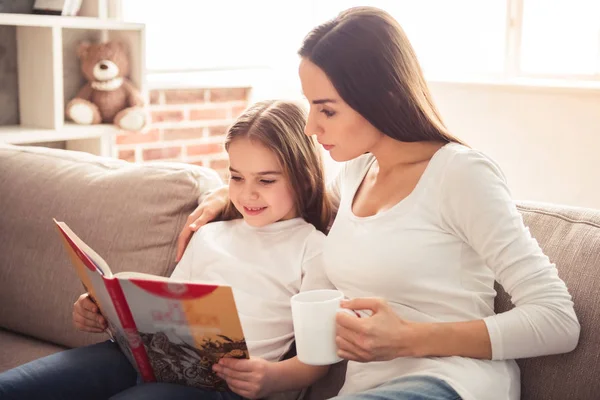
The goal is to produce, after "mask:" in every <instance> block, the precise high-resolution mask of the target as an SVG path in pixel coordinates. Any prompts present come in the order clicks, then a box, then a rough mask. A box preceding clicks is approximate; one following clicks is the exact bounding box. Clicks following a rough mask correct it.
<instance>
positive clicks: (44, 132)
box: [0, 0, 147, 156]
mask: <svg viewBox="0 0 600 400" xmlns="http://www.w3.org/2000/svg"><path fill="white" fill-rule="evenodd" d="M83 3H84V6H83V7H82V10H81V12H80V15H81V14H83V15H82V16H77V17H62V16H51V15H33V14H3V13H0V25H5V26H6V25H7V26H15V27H16V28H15V29H16V41H17V43H16V48H17V73H18V85H19V90H18V102H19V121H20V124H19V125H11V126H0V142H4V143H12V144H33V143H46V142H65V143H66V148H67V149H70V150H79V151H87V152H90V153H93V154H98V155H103V156H113V155H114V154H113V148H114V145H113V144H114V137H115V134H116V133H117V131H118V129H117V128H116V127H115V126H114V125H112V124H100V125H76V124H73V123H68V122H66V121H65V112H64V109H65V105H66V104H67V103H68V102H69V101H70V100H71V99H72V98H73V97H74V96H75V95H76V93H77V91H78V90H79V88H80V87H81V86H83V84H84V83H85V80H84V78H83V77H82V74H81V71H80V69H79V60H78V58H77V55H76V48H77V45H78V44H79V43H80V42H81V41H82V40H90V41H93V42H94V41H96V42H97V41H106V40H120V41H122V42H123V43H125V44H126V45H127V47H128V49H129V60H130V75H129V78H130V79H131V81H132V82H133V84H134V85H135V86H136V87H138V88H139V89H140V90H141V92H142V94H143V95H144V97H146V98H147V91H146V84H145V63H144V59H145V53H144V52H145V35H144V25H143V24H133V23H125V22H121V21H119V20H116V19H111V18H108V14H109V12H107V9H106V7H107V6H106V3H105V2H104V1H102V0H84V2H83ZM15 101H17V99H16V98H15Z"/></svg>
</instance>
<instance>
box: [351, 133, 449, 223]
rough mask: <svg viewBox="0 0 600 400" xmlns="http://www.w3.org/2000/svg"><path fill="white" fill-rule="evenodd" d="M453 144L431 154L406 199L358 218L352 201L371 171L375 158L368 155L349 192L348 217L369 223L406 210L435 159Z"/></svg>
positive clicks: (415, 197)
mask: <svg viewBox="0 0 600 400" xmlns="http://www.w3.org/2000/svg"><path fill="white" fill-rule="evenodd" d="M453 144H455V143H453V142H450V143H446V144H445V145H443V146H442V147H440V148H439V149H437V150H436V151H435V153H433V155H432V156H431V159H430V160H429V161H428V162H427V166H426V167H425V169H424V170H423V173H422V174H421V176H420V177H419V180H418V181H417V184H416V185H415V187H414V188H413V190H412V191H411V192H410V193H409V194H408V195H407V196H406V197H404V198H403V199H401V200H400V201H398V202H397V203H396V204H394V205H393V206H391V207H390V208H388V209H386V210H383V211H380V212H378V213H376V214H372V215H367V216H364V217H359V216H358V215H356V214H354V211H353V209H352V208H353V205H354V199H355V197H356V193H357V192H358V188H359V187H360V186H361V185H362V183H363V181H364V180H365V178H366V176H367V174H368V173H369V171H370V170H371V167H372V166H373V163H374V162H375V161H376V158H375V156H373V155H370V157H371V158H372V159H371V160H370V161H369V163H368V165H367V166H366V168H365V170H364V172H363V173H362V175H361V177H360V179H359V180H358V182H357V183H356V185H355V186H354V188H353V189H352V192H351V194H352V196H351V199H350V202H349V203H348V211H349V215H350V217H351V218H352V219H354V220H356V221H369V220H373V219H378V218H382V217H383V216H385V215H387V214H389V213H392V212H396V211H398V210H399V209H406V208H407V207H409V206H410V205H412V204H414V202H415V200H416V199H417V198H418V196H419V194H420V192H421V190H422V188H423V186H424V185H425V181H426V180H427V179H428V176H429V174H430V171H431V169H432V168H433V165H434V163H435V161H436V159H438V158H439V155H440V154H441V153H442V152H443V151H444V149H446V148H448V147H449V146H451V145H453Z"/></svg>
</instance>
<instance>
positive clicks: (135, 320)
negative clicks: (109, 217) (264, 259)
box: [54, 220, 249, 391]
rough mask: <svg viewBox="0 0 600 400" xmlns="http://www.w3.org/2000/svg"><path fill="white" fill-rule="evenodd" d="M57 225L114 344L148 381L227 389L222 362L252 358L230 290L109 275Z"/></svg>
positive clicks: (143, 276) (101, 263)
mask: <svg viewBox="0 0 600 400" xmlns="http://www.w3.org/2000/svg"><path fill="white" fill-rule="evenodd" d="M54 222H55V223H56V225H57V227H58V230H59V232H60V234H61V237H62V239H63V242H64V245H65V248H66V250H67V252H68V254H69V256H70V258H71V262H72V264H73V266H74V267H75V270H76V271H77V274H78V276H79V278H80V279H81V281H82V282H83V284H84V286H85V287H86V289H87V290H88V292H89V293H90V295H91V296H92V298H93V299H94V301H96V303H97V304H98V307H99V308H100V311H101V313H102V315H103V316H104V317H105V318H106V320H107V322H108V325H109V328H108V331H109V333H110V334H111V337H112V338H113V340H115V341H116V342H117V343H118V344H119V346H120V348H121V350H122V351H123V352H124V354H125V355H126V356H127V357H128V358H129V360H130V362H131V363H132V365H134V367H136V369H137V370H138V372H139V373H140V375H141V376H142V378H143V379H144V381H145V382H153V381H158V382H168V383H175V384H181V385H186V386H194V387H199V388H202V389H210V390H217V391H225V390H228V387H227V384H226V383H225V381H223V380H222V379H220V378H219V377H218V376H217V375H216V374H214V373H213V371H212V366H213V364H215V363H217V362H219V360H220V359H221V358H222V357H235V358H249V353H248V348H247V346H246V341H245V338H244V333H243V330H242V326H241V323H240V319H239V316H238V313H237V307H236V304H235V300H234V297H233V291H232V289H231V287H230V286H226V285H213V284H210V283H201V282H181V281H172V280H170V279H169V278H165V277H162V276H154V275H149V274H142V273H135V272H120V273H117V274H114V275H113V273H112V271H111V270H110V268H109V266H108V264H107V263H106V262H105V261H104V260H103V259H102V257H100V256H99V255H98V254H97V253H96V252H94V250H92V249H91V248H90V247H89V246H87V245H86V244H85V243H84V242H83V241H82V240H81V239H80V238H79V237H78V236H77V235H76V234H75V233H74V232H73V231H72V230H71V229H70V228H69V227H68V226H67V225H66V224H65V223H64V222H58V221H56V220H54Z"/></svg>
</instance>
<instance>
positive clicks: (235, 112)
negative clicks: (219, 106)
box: [231, 105, 248, 118]
mask: <svg viewBox="0 0 600 400" xmlns="http://www.w3.org/2000/svg"><path fill="white" fill-rule="evenodd" d="M247 107H248V106H247V105H245V106H235V107H233V108H232V109H231V116H232V118H237V117H239V116H240V115H242V112H244V110H245V109H246V108H247Z"/></svg>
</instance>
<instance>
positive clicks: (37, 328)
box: [0, 145, 221, 347]
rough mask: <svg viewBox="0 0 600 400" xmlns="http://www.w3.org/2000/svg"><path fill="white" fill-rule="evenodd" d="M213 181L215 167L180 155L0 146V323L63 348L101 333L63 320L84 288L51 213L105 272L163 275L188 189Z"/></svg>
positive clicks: (188, 207)
mask: <svg viewBox="0 0 600 400" xmlns="http://www.w3.org/2000/svg"><path fill="white" fill-rule="evenodd" d="M220 184H221V181H220V178H219V177H218V175H217V173H216V172H215V171H212V170H210V169H208V168H202V167H197V166H192V165H187V164H175V163H151V164H132V163H128V162H125V161H121V160H115V159H110V158H101V157H96V156H93V155H90V154H87V153H80V152H72V151H65V150H57V149H47V148H41V147H17V146H8V145H0V188H2V189H1V190H2V194H1V195H0V210H1V214H0V238H2V240H0V304H2V307H0V327H3V328H5V329H8V330H11V331H14V332H20V333H23V334H26V335H29V336H32V337H35V338H39V339H42V340H45V341H48V342H52V343H55V344H59V345H63V346H69V347H72V346H78V345H83V344H89V343H93V342H98V341H100V340H105V339H106V337H104V335H86V334H82V333H80V332H77V331H75V330H74V329H73V327H72V323H71V313H72V305H73V302H74V301H75V300H76V299H77V297H78V296H79V295H80V294H81V293H82V292H83V291H84V289H83V286H82V284H81V283H80V281H79V280H78V278H77V275H76V273H75V271H74V270H73V268H72V266H71V264H70V261H69V258H68V256H67V253H66V251H65V250H64V248H63V245H62V242H61V239H60V237H59V235H58V234H57V230H56V228H55V226H54V223H53V222H52V218H56V219H57V220H59V221H64V222H66V223H67V224H68V225H69V226H70V227H71V228H72V229H73V231H75V232H76V233H77V234H78V235H79V236H80V237H81V238H82V239H83V240H84V241H85V242H87V243H88V244H89V245H90V246H91V247H92V248H93V249H94V250H96V252H98V254H100V255H101V256H102V257H103V258H104V259H105V260H106V261H107V262H108V264H109V265H110V267H111V269H113V271H114V272H119V271H138V272H146V273H150V274H157V275H168V274H170V273H171V272H172V269H173V268H174V266H175V251H176V240H177V235H178V233H179V232H180V230H181V228H182V227H183V224H184V222H185V220H186V218H187V216H188V214H189V213H190V212H191V211H192V210H193V209H194V208H195V207H196V206H197V199H198V196H199V195H200V194H201V193H202V192H203V191H205V190H208V189H212V188H214V187H216V186H218V185H220Z"/></svg>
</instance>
